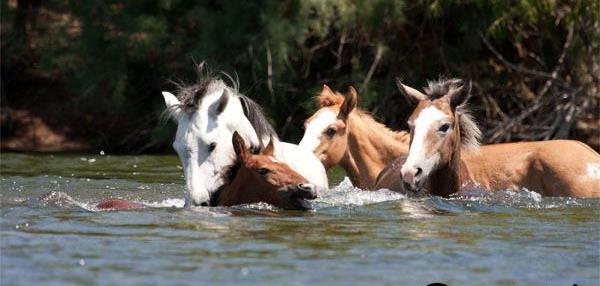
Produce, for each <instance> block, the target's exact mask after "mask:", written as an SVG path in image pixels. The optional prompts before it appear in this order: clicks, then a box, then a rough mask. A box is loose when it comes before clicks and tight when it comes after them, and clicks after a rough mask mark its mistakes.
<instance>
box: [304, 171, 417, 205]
mask: <svg viewBox="0 0 600 286" xmlns="http://www.w3.org/2000/svg"><path fill="white" fill-rule="evenodd" d="M320 195H321V196H320V197H319V198H317V199H316V200H314V201H313V202H314V203H313V207H314V208H315V209H319V208H323V207H332V206H363V205H368V204H374V203H381V202H386V201H394V200H400V199H404V198H406V196H405V195H403V194H400V193H396V192H393V191H390V190H386V189H382V190H378V191H365V190H362V189H360V188H356V187H354V186H353V185H352V182H351V181H350V179H349V178H348V177H345V178H344V180H342V182H340V183H339V184H338V185H337V186H336V187H334V188H332V189H330V190H329V191H328V192H324V193H322V194H320Z"/></svg>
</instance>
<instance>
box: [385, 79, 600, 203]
mask: <svg viewBox="0 0 600 286" xmlns="http://www.w3.org/2000/svg"><path fill="white" fill-rule="evenodd" d="M460 84H461V81H459V80H441V81H438V82H431V83H430V84H429V87H428V88H427V89H426V95H425V94H422V93H420V92H418V91H417V90H415V89H412V88H408V87H406V86H404V87H405V88H406V89H405V90H404V92H406V93H407V94H408V96H411V97H414V98H416V99H418V100H419V104H418V106H417V108H416V109H415V111H414V112H413V114H412V115H411V117H410V118H409V126H411V145H410V151H409V155H408V157H407V158H406V162H405V163H404V164H403V165H402V167H401V174H402V180H403V181H404V187H405V188H407V189H411V190H417V189H425V190H427V191H429V192H430V193H431V194H434V195H441V196H448V195H450V194H453V193H456V192H458V191H459V190H460V189H461V188H465V187H470V186H471V187H477V188H483V189H485V190H489V191H496V190H505V189H511V190H518V189H521V188H526V189H528V190H530V191H535V192H538V193H540V194H542V195H544V196H570V197H599V196H600V175H599V174H600V155H599V154H598V153H596V152H595V151H594V150H592V149H591V148H590V147H589V146H587V145H585V144H583V143H581V142H578V141H571V140H552V141H539V142H519V143H507V144H496V145H487V146H482V147H480V148H478V143H477V142H478V137H479V134H480V133H479V129H478V128H477V126H476V125H475V123H474V121H473V120H472V118H471V117H470V116H469V114H468V111H467V109H466V102H467V101H468V99H469V97H470V86H469V85H466V86H465V85H460ZM402 86H403V85H402ZM390 170H397V168H391V169H390ZM384 176H385V175H382V176H381V177H384Z"/></svg>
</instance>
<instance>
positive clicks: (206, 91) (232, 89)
mask: <svg viewBox="0 0 600 286" xmlns="http://www.w3.org/2000/svg"><path fill="white" fill-rule="evenodd" d="M198 75H199V76H198V80H197V82H196V83H195V84H192V85H188V86H185V85H182V86H181V87H180V90H179V92H178V96H177V97H176V96H174V95H173V94H171V93H169V92H163V97H164V100H165V104H166V106H167V110H168V114H169V115H170V116H171V118H173V119H174V120H175V121H176V122H177V132H176V135H175V140H174V142H173V148H174V149H175V150H176V151H177V154H178V155H179V158H180V159H181V163H182V166H183V172H184V177H185V205H186V206H191V205H208V204H209V202H210V200H211V199H212V196H213V195H214V194H215V192H216V191H217V190H218V189H219V188H220V187H221V186H223V185H224V184H225V181H224V179H223V178H224V176H223V173H224V172H226V170H227V169H228V167H229V166H231V165H232V164H233V163H234V161H235V153H234V150H233V146H232V145H231V136H232V134H233V133H234V132H236V131H237V132H238V133H239V134H240V136H242V138H244V139H245V140H244V141H245V142H247V144H248V145H249V146H248V147H251V148H254V149H257V150H260V149H262V148H264V146H266V145H267V143H268V142H269V140H271V138H273V144H274V147H275V151H274V156H275V158H277V159H279V160H281V161H283V162H285V163H287V164H288V165H289V166H290V167H291V168H293V169H294V170H295V171H297V172H298V173H299V174H301V175H302V176H303V177H305V178H306V179H307V180H309V181H310V182H311V183H312V184H313V185H315V186H316V187H317V188H319V189H327V188H328V181H327V174H326V172H325V169H324V168H323V165H322V164H321V162H320V161H319V160H318V159H317V158H316V157H315V156H314V155H313V154H312V153H311V152H308V151H307V150H305V149H303V148H300V147H299V146H297V145H294V144H290V143H286V142H281V141H279V140H278V139H277V134H276V133H275V131H274V130H273V128H272V127H271V125H270V124H269V122H268V120H267V119H266V118H265V116H264V114H263V112H262V110H261V108H260V106H258V104H256V103H255V102H254V101H252V100H251V99H250V98H248V97H246V96H244V95H243V94H241V93H239V91H238V88H237V84H236V83H235V82H233V84H232V85H233V86H228V85H227V84H225V82H224V81H223V80H221V79H220V78H218V77H216V76H212V75H210V74H208V72H206V70H205V69H204V68H203V66H202V65H200V66H199V67H198Z"/></svg>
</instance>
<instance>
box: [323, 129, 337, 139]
mask: <svg viewBox="0 0 600 286" xmlns="http://www.w3.org/2000/svg"><path fill="white" fill-rule="evenodd" d="M325 135H327V136H329V137H333V135H335V129H334V128H332V127H329V128H327V130H325Z"/></svg>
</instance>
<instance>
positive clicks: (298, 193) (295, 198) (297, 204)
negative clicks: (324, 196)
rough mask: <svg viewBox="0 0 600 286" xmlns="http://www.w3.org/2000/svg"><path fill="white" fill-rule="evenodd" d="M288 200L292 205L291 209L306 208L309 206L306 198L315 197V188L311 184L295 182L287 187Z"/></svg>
mask: <svg viewBox="0 0 600 286" xmlns="http://www.w3.org/2000/svg"><path fill="white" fill-rule="evenodd" d="M287 193H288V200H289V202H290V204H291V205H292V209H297V210H307V209H310V208H311V206H310V204H309V203H308V202H307V200H314V199H316V198H317V189H316V187H315V186H314V185H312V184H297V185H294V186H289V187H288V192H287Z"/></svg>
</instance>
